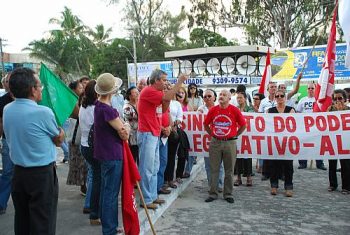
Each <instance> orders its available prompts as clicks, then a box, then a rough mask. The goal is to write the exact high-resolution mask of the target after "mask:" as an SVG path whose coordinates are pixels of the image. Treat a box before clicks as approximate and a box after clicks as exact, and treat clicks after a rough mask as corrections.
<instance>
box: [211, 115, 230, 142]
mask: <svg viewBox="0 0 350 235" xmlns="http://www.w3.org/2000/svg"><path fill="white" fill-rule="evenodd" d="M231 126H232V121H231V119H230V118H229V117H228V116H227V115H224V114H220V115H218V116H216V117H215V118H214V120H213V133H214V135H215V136H217V137H225V136H228V135H229V134H230V131H231Z"/></svg>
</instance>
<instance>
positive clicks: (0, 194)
mask: <svg viewBox="0 0 350 235" xmlns="http://www.w3.org/2000/svg"><path fill="white" fill-rule="evenodd" d="M1 155H2V175H1V176H0V209H6V208H7V202H8V200H9V197H10V193H11V181H12V176H13V167H14V165H13V163H12V161H11V159H10V152H9V147H8V145H7V142H6V139H2V152H1Z"/></svg>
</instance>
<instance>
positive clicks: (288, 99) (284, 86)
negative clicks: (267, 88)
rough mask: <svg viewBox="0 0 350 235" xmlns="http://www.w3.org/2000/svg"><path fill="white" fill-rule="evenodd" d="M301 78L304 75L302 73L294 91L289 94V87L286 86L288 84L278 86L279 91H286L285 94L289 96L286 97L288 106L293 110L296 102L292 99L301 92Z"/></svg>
mask: <svg viewBox="0 0 350 235" xmlns="http://www.w3.org/2000/svg"><path fill="white" fill-rule="evenodd" d="M301 78H302V73H300V74H299V75H298V78H297V81H296V84H295V86H294V88H293V90H291V91H290V92H289V93H287V92H286V91H287V86H286V84H284V83H281V84H279V85H278V90H282V91H284V93H286V94H287V95H286V101H287V102H286V105H287V106H290V107H293V108H294V106H295V100H294V99H292V97H293V95H295V94H296V93H297V92H298V90H299V87H300V80H301Z"/></svg>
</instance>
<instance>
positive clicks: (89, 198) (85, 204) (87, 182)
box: [84, 161, 92, 208]
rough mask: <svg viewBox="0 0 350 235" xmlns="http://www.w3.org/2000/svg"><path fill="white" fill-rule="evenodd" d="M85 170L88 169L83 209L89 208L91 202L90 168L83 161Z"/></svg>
mask: <svg viewBox="0 0 350 235" xmlns="http://www.w3.org/2000/svg"><path fill="white" fill-rule="evenodd" d="M85 163H86V165H87V168H88V173H87V177H86V187H87V191H86V197H85V203H84V208H90V201H91V191H92V167H91V165H90V164H89V163H88V162H87V161H85Z"/></svg>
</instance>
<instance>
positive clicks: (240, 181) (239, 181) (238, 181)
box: [233, 179, 242, 186]
mask: <svg viewBox="0 0 350 235" xmlns="http://www.w3.org/2000/svg"><path fill="white" fill-rule="evenodd" d="M241 184H242V180H240V179H237V180H236V181H235V182H234V183H233V185H234V186H240V185H241Z"/></svg>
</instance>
